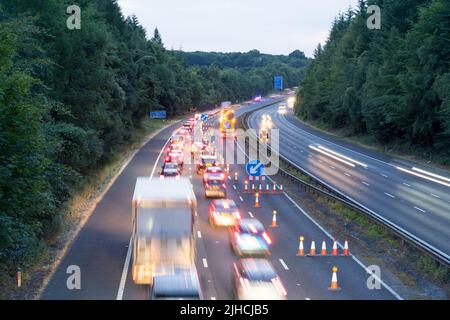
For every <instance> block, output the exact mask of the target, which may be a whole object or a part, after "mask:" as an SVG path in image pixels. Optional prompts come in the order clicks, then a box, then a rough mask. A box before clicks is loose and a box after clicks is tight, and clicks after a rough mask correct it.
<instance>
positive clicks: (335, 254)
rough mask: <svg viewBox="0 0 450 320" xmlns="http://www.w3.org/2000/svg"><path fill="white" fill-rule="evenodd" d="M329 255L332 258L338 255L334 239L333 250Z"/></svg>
mask: <svg viewBox="0 0 450 320" xmlns="http://www.w3.org/2000/svg"><path fill="white" fill-rule="evenodd" d="M331 255H332V256H337V255H338V248H337V241H336V239H334V241H333V250H331Z"/></svg>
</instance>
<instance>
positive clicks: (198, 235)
mask: <svg viewBox="0 0 450 320" xmlns="http://www.w3.org/2000/svg"><path fill="white" fill-rule="evenodd" d="M197 237H198V238H200V239H201V238H202V233H201V232H200V231H197Z"/></svg>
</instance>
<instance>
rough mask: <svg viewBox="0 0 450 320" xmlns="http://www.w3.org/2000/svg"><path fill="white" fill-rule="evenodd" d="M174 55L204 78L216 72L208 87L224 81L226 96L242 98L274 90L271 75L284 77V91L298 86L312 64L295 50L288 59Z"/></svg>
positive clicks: (255, 54)
mask: <svg viewBox="0 0 450 320" xmlns="http://www.w3.org/2000/svg"><path fill="white" fill-rule="evenodd" d="M175 53H176V55H177V56H178V57H180V58H182V59H183V60H185V61H186V62H187V64H188V66H190V67H192V68H193V69H194V70H196V72H197V73H200V74H201V75H202V76H203V77H207V78H211V75H215V74H216V73H217V72H218V73H219V76H218V77H217V76H214V77H213V78H211V83H215V79H223V80H222V81H224V82H225V83H226V84H227V87H228V90H229V95H232V94H236V93H240V95H244V96H245V95H248V94H258V93H259V94H261V93H264V92H268V91H269V90H270V89H271V88H273V76H274V75H280V76H283V84H284V87H287V88H290V87H293V86H297V85H298V83H299V82H300V81H301V80H302V79H303V77H304V73H305V67H306V66H308V65H309V63H310V61H311V59H308V58H306V57H305V54H304V53H303V52H301V51H300V50H295V51H293V52H292V53H291V54H289V55H288V56H281V55H268V54H264V53H260V52H259V51H258V50H251V51H249V52H246V53H240V52H231V53H220V52H183V51H176V52H175ZM216 86H217V84H216Z"/></svg>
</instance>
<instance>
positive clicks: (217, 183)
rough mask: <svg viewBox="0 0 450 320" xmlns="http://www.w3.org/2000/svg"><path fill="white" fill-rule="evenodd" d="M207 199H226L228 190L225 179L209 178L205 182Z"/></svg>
mask: <svg viewBox="0 0 450 320" xmlns="http://www.w3.org/2000/svg"><path fill="white" fill-rule="evenodd" d="M205 197H206V198H226V197H227V189H226V184H225V182H224V181H223V179H220V178H218V177H209V178H208V179H206V181H205Z"/></svg>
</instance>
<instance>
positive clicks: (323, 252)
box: [320, 240, 327, 256]
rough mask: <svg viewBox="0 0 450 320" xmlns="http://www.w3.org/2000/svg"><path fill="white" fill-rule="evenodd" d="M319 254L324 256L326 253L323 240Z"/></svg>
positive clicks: (325, 245) (325, 244)
mask: <svg viewBox="0 0 450 320" xmlns="http://www.w3.org/2000/svg"><path fill="white" fill-rule="evenodd" d="M320 255H322V256H326V255H327V243H326V242H325V240H323V242H322V250H321V251H320Z"/></svg>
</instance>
